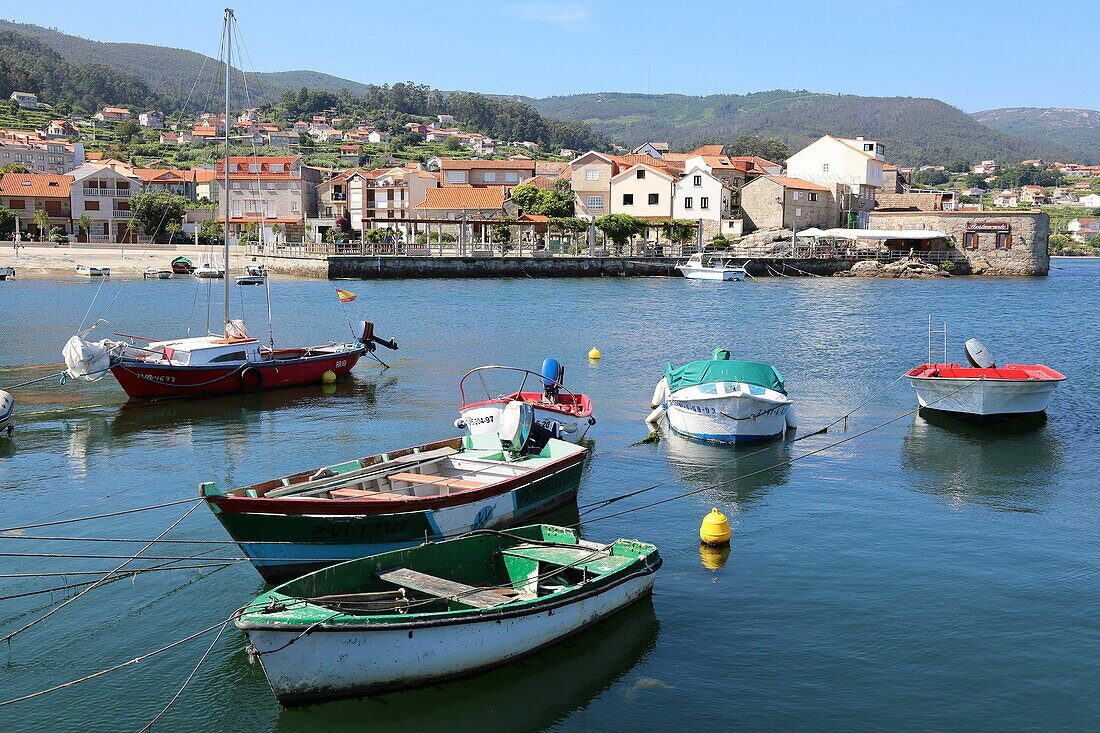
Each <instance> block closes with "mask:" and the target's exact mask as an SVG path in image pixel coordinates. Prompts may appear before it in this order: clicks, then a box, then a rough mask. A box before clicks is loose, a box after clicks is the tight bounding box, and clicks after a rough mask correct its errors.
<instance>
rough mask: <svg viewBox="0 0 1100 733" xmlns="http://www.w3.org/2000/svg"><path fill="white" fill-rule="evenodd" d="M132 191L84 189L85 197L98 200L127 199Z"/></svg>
mask: <svg viewBox="0 0 1100 733" xmlns="http://www.w3.org/2000/svg"><path fill="white" fill-rule="evenodd" d="M131 193H132V191H131V190H130V189H128V188H90V187H88V186H85V187H84V195H85V196H98V197H100V198H112V199H128V198H130V195H131Z"/></svg>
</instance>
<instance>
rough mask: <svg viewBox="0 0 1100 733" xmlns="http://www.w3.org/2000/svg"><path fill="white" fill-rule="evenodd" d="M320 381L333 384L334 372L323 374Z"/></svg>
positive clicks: (334, 379) (329, 371)
mask: <svg viewBox="0 0 1100 733" xmlns="http://www.w3.org/2000/svg"><path fill="white" fill-rule="evenodd" d="M321 381H322V382H323V383H325V384H335V383H336V372H334V371H332V370H331V369H330V370H328V371H326V372H325V373H324V374H322V375H321Z"/></svg>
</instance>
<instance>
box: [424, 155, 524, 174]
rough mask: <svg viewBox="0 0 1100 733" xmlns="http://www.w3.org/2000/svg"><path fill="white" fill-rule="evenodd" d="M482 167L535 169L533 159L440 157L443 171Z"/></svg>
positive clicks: (490, 168) (440, 166)
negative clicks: (461, 158) (458, 158)
mask: <svg viewBox="0 0 1100 733" xmlns="http://www.w3.org/2000/svg"><path fill="white" fill-rule="evenodd" d="M475 168H479V169H480V168H484V169H488V170H529V171H532V172H533V171H534V170H535V161H533V160H530V159H528V160H457V159H455V158H440V159H439V169H440V170H445V171H458V170H473V169H475Z"/></svg>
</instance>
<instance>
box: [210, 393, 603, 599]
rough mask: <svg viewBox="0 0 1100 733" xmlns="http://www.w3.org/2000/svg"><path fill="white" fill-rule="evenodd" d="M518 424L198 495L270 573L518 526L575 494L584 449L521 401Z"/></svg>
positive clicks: (277, 576)
mask: <svg viewBox="0 0 1100 733" xmlns="http://www.w3.org/2000/svg"><path fill="white" fill-rule="evenodd" d="M512 404H513V406H512V407H511V408H510V409H509V410H508V411H507V412H506V413H505V415H504V416H503V417H502V420H503V422H504V423H505V425H506V430H507V431H509V432H507V433H506V435H510V436H512V437H505V438H503V439H502V437H501V436H500V435H465V436H458V437H454V438H449V439H446V440H440V441H436V442H432V443H427V444H425V445H419V446H415V447H412V448H405V449H402V450H397V451H390V452H386V453H380V454H377V455H372V456H368V457H366V458H359V459H355V460H350V461H345V462H343V463H339V464H336V465H333V466H325V467H322V468H318V469H311V470H308V471H301V472H299V473H295V474H292V475H290V476H284V477H282V478H277V479H272V480H268V481H262V482H260V483H258V484H253V485H251V486H244V487H241V488H237V489H232V490H229V491H223V490H222V489H220V488H219V487H218V486H217V484H216V483H214V482H209V483H204V484H202V485H201V486H200V488H199V493H200V495H201V496H202V497H203V498H204V499H205V500H206V503H207V505H208V506H209V507H210V509H211V510H212V511H213V512H214V515H215V516H216V517H217V518H218V521H220V522H221V523H222V526H223V527H225V529H226V531H227V532H228V533H229V535H230V536H231V537H232V538H233V541H234V542H236V543H237V544H238V545H239V546H240V548H241V550H242V551H243V552H244V554H245V555H246V556H247V557H248V558H249V559H250V560H251V561H252V564H253V565H254V566H255V567H256V570H257V571H259V573H260V575H262V576H263V578H264V580H266V581H267V582H269V583H275V582H281V581H283V580H287V579H289V578H294V577H298V576H299V575H301V574H303V573H306V572H309V571H311V570H315V569H317V568H320V567H324V566H326V565H331V564H332V563H336V562H342V561H345V560H350V559H354V558H357V557H362V556H364V555H369V554H371V553H376V552H384V551H388V550H393V549H397V548H400V547H407V546H409V545H413V544H417V543H420V542H424V541H426V540H432V541H434V540H441V539H446V538H449V537H455V536H457V535H461V534H463V533H465V532H469V531H471V530H474V529H483V528H495V527H511V526H515V525H517V524H522V523H523V522H525V521H530V520H531V519H533V518H535V517H537V516H539V515H542V514H545V513H546V512H549V511H551V510H553V509H555V508H557V507H560V506H563V505H566V504H568V503H572V502H575V501H576V496H577V489H578V487H579V486H580V480H581V470H582V467H583V464H584V459H585V456H586V455H587V450H586V449H585V448H583V447H581V446H576V445H572V444H570V443H567V442H565V441H561V440H557V439H555V438H552V437H550V435H549V433H548V432H547V431H545V430H541V429H540V428H539V427H538V426H537V425H535V424H534V416H533V414H532V413H531V408H530V406H529V405H525V404H524V403H521V402H515V403H512Z"/></svg>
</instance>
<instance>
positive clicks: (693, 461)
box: [661, 429, 791, 506]
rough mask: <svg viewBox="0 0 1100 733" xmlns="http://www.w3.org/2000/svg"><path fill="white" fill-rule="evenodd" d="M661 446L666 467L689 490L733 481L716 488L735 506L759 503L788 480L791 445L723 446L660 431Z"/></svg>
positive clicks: (775, 442)
mask: <svg viewBox="0 0 1100 733" xmlns="http://www.w3.org/2000/svg"><path fill="white" fill-rule="evenodd" d="M661 447H662V450H664V451H665V453H666V455H667V457H668V461H669V464H670V465H671V466H672V469H673V471H674V472H675V473H676V475H677V476H679V477H680V480H681V481H682V482H683V483H684V484H685V485H686V486H687V487H689V488H696V489H701V488H703V487H705V486H710V485H712V484H718V483H723V482H726V481H732V483H728V484H726V485H725V486H722V487H720V488H718V489H715V491H716V493H717V495H718V496H719V497H721V498H723V499H725V500H727V501H730V502H733V503H735V504H738V505H742V506H743V505H746V504H751V503H753V502H756V501H759V500H760V499H762V498H763V497H764V496H765V494H766V493H767V491H768V489H771V488H774V487H776V486H784V485H786V484H787V483H788V482H789V481H790V478H791V467H790V464H789V463H786V461H787V460H789V458H790V444H789V443H788V442H786V441H783V440H775V441H771V442H768V443H761V444H748V445H745V446H724V445H714V444H711V443H701V442H698V441H694V440H688V439H687V438H684V437H682V436H680V435H677V434H676V433H674V432H673V431H671V430H668V429H663V430H662V432H661Z"/></svg>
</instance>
